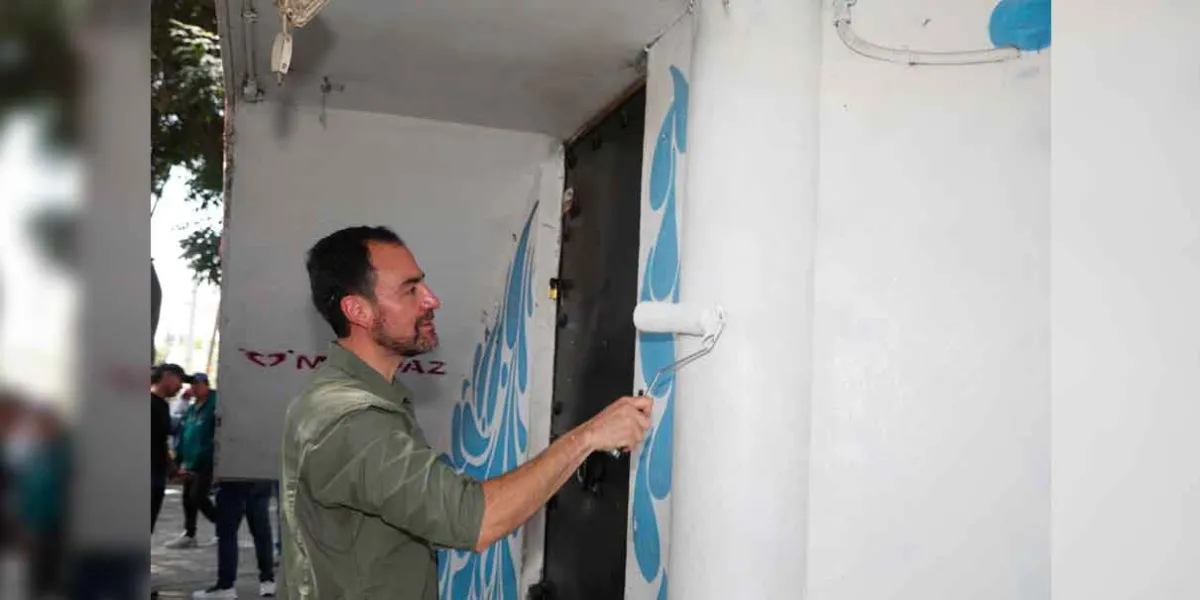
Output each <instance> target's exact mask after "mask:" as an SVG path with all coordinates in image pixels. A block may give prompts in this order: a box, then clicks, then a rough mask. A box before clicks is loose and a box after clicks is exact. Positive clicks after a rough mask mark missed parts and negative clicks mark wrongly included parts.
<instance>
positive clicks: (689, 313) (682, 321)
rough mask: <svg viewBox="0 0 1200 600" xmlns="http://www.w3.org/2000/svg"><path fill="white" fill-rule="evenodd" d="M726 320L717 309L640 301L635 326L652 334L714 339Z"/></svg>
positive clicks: (635, 310) (635, 314)
mask: <svg viewBox="0 0 1200 600" xmlns="http://www.w3.org/2000/svg"><path fill="white" fill-rule="evenodd" d="M721 319H722V315H721V310H720V309H719V308H716V307H700V306H695V305H690V304H675V303H672V302H639V303H638V305H637V307H636V308H634V309H633V325H634V327H637V329H638V331H645V332H648V333H676V334H683V335H695V336H706V337H707V336H710V335H713V334H714V333H716V330H717V328H718V327H719V326H720V323H721Z"/></svg>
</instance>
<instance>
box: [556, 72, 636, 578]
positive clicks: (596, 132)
mask: <svg viewBox="0 0 1200 600" xmlns="http://www.w3.org/2000/svg"><path fill="white" fill-rule="evenodd" d="M645 103H646V95H645V91H644V90H642V91H639V92H637V93H636V94H635V95H633V96H632V97H631V98H629V99H628V100H627V101H625V102H624V103H623V104H621V106H619V107H618V108H617V109H616V110H615V111H613V112H612V113H610V114H609V115H608V116H607V117H605V118H604V120H603V121H601V122H600V123H599V124H598V125H597V126H596V127H594V128H593V129H592V130H591V131H589V132H588V133H587V134H586V135H584V136H582V137H581V138H580V139H578V140H577V141H575V142H574V143H573V144H571V146H570V147H568V149H567V169H566V187H567V190H566V195H565V196H564V207H563V208H564V214H563V243H562V262H561V266H560V271H559V281H558V286H559V305H558V332H557V339H556V342H557V346H556V355H555V361H554V399H553V402H554V404H553V407H554V409H553V416H552V417H551V427H550V430H551V435H553V436H557V435H561V434H563V433H565V432H567V431H570V430H571V429H572V428H573V427H575V426H577V425H579V424H581V423H583V422H585V421H587V420H588V419H589V418H591V417H592V416H593V415H595V414H596V413H598V412H600V411H601V410H602V409H603V408H604V407H605V406H607V405H608V404H609V403H611V402H612V401H613V400H616V399H617V398H618V397H620V396H625V395H629V393H630V392H631V388H632V385H633V375H634V363H633V360H634V356H633V353H634V336H635V330H634V327H633V309H634V306H635V304H636V302H637V270H638V237H639V233H638V231H639V226H640V210H641V200H640V196H641V176H642V131H643V126H644V121H645V119H644V117H645ZM628 506H629V456H628V455H622V456H621V458H619V459H615V458H613V457H611V456H609V455H607V454H603V453H596V454H593V455H592V456H591V457H590V458H589V459H588V461H587V462H586V463H585V465H584V467H583V468H582V469H581V470H580V471H579V472H577V473H576V476H575V477H574V478H572V479H571V480H570V481H568V482H567V484H566V485H565V486H563V488H562V490H561V491H560V492H559V493H558V494H557V495H556V496H555V498H554V499H553V500H552V501H551V503H550V505H549V506H548V508H547V511H546V552H545V557H546V559H545V575H544V581H543V586H541V587H540V588H539V589H538V590H535V593H534V596H540V597H543V598H556V599H560V600H611V599H614V598H622V597H623V596H624V592H625V544H626V525H627V523H626V521H627V513H628Z"/></svg>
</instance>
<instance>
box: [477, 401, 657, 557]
mask: <svg viewBox="0 0 1200 600" xmlns="http://www.w3.org/2000/svg"><path fill="white" fill-rule="evenodd" d="M653 408H654V401H653V400H652V399H650V398H647V397H632V396H626V397H623V398H620V399H618V400H617V401H616V402H613V403H612V404H610V405H608V407H607V408H605V409H604V410H603V411H601V412H600V413H599V414H597V415H596V416H594V417H592V418H591V419H589V420H588V421H587V422H586V423H584V424H582V425H580V426H579V427H576V428H575V429H572V430H571V431H569V432H567V433H566V434H565V435H563V436H562V437H560V438H558V440H557V441H555V442H554V443H553V444H551V445H550V447H549V448H547V449H546V450H545V451H544V452H542V453H541V454H539V455H537V456H536V457H534V459H533V460H530V461H529V462H527V463H525V464H524V465H521V467H519V468H517V469H516V470H514V471H510V472H508V473H505V474H504V475H501V476H500V477H496V478H494V479H489V480H487V481H485V482H483V494H484V513H483V526H482V527H481V528H480V531H479V541H478V543H477V544H476V550H479V551H482V550H483V549H485V548H487V547H488V546H490V545H492V544H493V543H494V542H495V541H496V540H498V539H500V538H502V537H504V536H505V535H507V534H508V533H509V532H511V531H512V530H514V529H516V528H517V527H519V526H521V524H523V523H525V521H528V520H529V518H530V517H532V516H533V514H534V513H535V512H537V510H538V509H539V508H541V507H542V505H543V504H545V503H546V501H547V500H549V499H550V496H553V495H554V493H555V492H557V491H558V488H560V487H562V485H563V483H565V482H566V481H567V479H568V478H570V477H571V474H572V473H574V472H575V470H576V469H578V468H579V465H580V464H582V463H583V461H584V460H585V459H586V458H587V457H588V455H590V454H591V453H592V452H596V451H599V450H611V449H614V448H620V449H624V450H629V449H632V448H633V447H634V446H637V445H638V444H639V443H641V441H642V438H643V437H645V435H646V430H647V429H649V428H650V411H651V410H652V409H653Z"/></svg>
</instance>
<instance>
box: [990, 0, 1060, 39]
mask: <svg viewBox="0 0 1200 600" xmlns="http://www.w3.org/2000/svg"><path fill="white" fill-rule="evenodd" d="M988 34H989V35H990V36H991V38H992V45H994V46H996V47H997V48H1012V47H1015V48H1018V49H1020V50H1023V51H1025V52H1036V51H1038V50H1044V49H1046V48H1049V47H1050V0H1000V3H999V4H997V5H996V8H995V9H993V10H992V18H991V19H990V20H989V21H988Z"/></svg>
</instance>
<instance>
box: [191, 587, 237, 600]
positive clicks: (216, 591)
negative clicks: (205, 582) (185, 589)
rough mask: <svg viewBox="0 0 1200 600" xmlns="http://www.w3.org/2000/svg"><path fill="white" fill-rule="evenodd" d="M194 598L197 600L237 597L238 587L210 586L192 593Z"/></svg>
mask: <svg viewBox="0 0 1200 600" xmlns="http://www.w3.org/2000/svg"><path fill="white" fill-rule="evenodd" d="M192 598H195V599H197V600H203V599H206V598H237V589H236V588H225V589H220V588H215V587H211V588H208V589H207V590H203V591H200V592H196V593H194V594H192Z"/></svg>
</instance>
